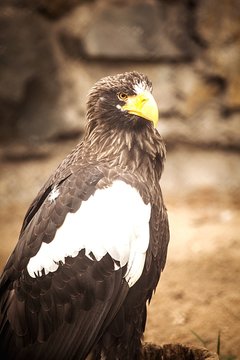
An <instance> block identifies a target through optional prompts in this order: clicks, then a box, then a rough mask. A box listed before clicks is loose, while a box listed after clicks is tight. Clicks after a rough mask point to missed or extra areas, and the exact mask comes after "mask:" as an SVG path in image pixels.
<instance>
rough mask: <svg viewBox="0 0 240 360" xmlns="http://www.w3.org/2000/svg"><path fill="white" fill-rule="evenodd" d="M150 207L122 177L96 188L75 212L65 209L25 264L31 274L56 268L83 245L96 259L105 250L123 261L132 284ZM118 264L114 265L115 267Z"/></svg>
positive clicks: (146, 235) (144, 248)
mask: <svg viewBox="0 0 240 360" xmlns="http://www.w3.org/2000/svg"><path fill="white" fill-rule="evenodd" d="M150 212H151V207H150V204H147V205H146V204H144V202H143V200H142V198H141V196H140V194H139V192H138V191H137V190H136V189H135V188H133V187H132V186H130V185H128V184H126V183H125V182H123V181H120V180H116V181H114V183H113V184H112V186H110V187H108V188H105V189H99V190H97V191H96V192H95V193H94V195H92V196H91V197H90V198H89V199H88V200H87V201H86V202H85V201H84V202H83V203H82V205H81V207H80V209H79V210H78V211H77V212H76V213H68V214H67V216H66V219H65V221H64V223H63V225H62V226H61V227H60V228H59V229H58V230H57V232H56V235H55V238H54V239H53V240H52V242H51V243H49V244H47V243H42V245H41V247H40V249H39V251H38V253H37V254H36V255H35V256H34V257H32V258H31V259H30V260H29V263H28V265H27V270H28V273H29V275H30V276H31V277H35V276H36V275H38V276H41V275H42V270H43V269H44V271H45V274H47V273H49V272H54V271H56V270H57V269H58V262H59V261H62V262H63V263H64V262H65V258H66V257H67V256H71V257H75V256H77V255H78V253H79V251H80V250H82V249H85V254H86V255H87V256H88V257H89V258H90V259H92V258H91V256H90V255H89V254H90V253H93V254H94V256H95V258H96V259H97V260H98V261H99V260H101V259H102V257H103V256H104V255H106V254H107V253H108V254H110V255H111V257H112V258H113V259H114V260H116V261H119V262H120V267H123V266H124V265H126V264H127V272H126V275H125V278H126V280H127V282H128V284H129V286H132V285H134V284H135V282H136V281H137V280H138V279H139V277H140V276H141V274H142V271H143V267H144V263H145V256H146V251H147V248H148V245H149V220H150ZM117 269H118V266H117V265H116V266H115V270H117Z"/></svg>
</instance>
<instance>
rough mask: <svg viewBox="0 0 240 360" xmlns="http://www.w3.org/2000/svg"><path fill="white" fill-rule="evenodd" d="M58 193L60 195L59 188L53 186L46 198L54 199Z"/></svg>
mask: <svg viewBox="0 0 240 360" xmlns="http://www.w3.org/2000/svg"><path fill="white" fill-rule="evenodd" d="M59 195H60V191H59V189H57V188H56V187H54V188H53V189H52V191H51V192H50V194H49V195H48V200H49V201H54V200H55V199H56V198H57V197H58V196H59Z"/></svg>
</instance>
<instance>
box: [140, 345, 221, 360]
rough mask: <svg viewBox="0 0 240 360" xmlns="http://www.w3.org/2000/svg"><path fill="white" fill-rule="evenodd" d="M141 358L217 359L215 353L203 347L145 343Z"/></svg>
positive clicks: (171, 359) (166, 359) (157, 359)
mask: <svg viewBox="0 0 240 360" xmlns="http://www.w3.org/2000/svg"><path fill="white" fill-rule="evenodd" d="M143 359H146V360H161V359H163V360H190V359H191V360H204V359H208V360H219V357H218V355H217V354H216V353H213V352H210V351H208V350H207V349H205V348H200V347H196V346H187V345H182V344H165V345H163V346H159V345H155V344H151V343H145V344H144V345H143Z"/></svg>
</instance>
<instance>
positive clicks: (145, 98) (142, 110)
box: [122, 91, 158, 127]
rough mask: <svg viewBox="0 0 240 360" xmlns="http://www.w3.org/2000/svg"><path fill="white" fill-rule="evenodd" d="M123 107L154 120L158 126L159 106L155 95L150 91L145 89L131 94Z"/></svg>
mask: <svg viewBox="0 0 240 360" xmlns="http://www.w3.org/2000/svg"><path fill="white" fill-rule="evenodd" d="M122 109H123V110H126V111H128V112H129V114H134V115H137V116H140V117H142V118H144V119H146V120H149V121H152V122H153V124H154V126H155V127H156V126H157V123H158V106H157V103H156V101H155V99H154V97H153V96H152V94H151V93H150V92H148V91H143V92H141V93H140V94H137V95H133V96H129V97H128V99H127V101H126V104H125V105H123V106H122Z"/></svg>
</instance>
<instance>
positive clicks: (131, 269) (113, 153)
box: [0, 72, 169, 360]
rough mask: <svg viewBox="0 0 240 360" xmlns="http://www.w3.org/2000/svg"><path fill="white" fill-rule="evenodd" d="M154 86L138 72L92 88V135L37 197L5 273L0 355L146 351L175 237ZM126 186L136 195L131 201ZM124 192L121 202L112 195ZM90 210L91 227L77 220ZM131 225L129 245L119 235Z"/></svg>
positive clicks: (136, 355)
mask: <svg viewBox="0 0 240 360" xmlns="http://www.w3.org/2000/svg"><path fill="white" fill-rule="evenodd" d="M151 91H152V86H151V83H150V82H149V80H148V79H147V77H146V76H144V75H142V74H139V73H137V72H130V73H125V74H120V75H116V76H112V77H107V78H104V79H102V80H100V81H99V82H97V83H96V85H95V86H94V87H93V89H92V90H91V92H90V95H89V100H88V109H87V119H88V124H87V128H86V133H85V137H84V139H83V141H82V142H81V143H80V144H79V145H78V146H77V147H76V148H75V149H74V150H73V151H72V153H71V154H70V155H68V157H67V158H66V159H65V160H64V161H63V162H62V164H60V166H59V167H58V168H57V170H56V171H55V172H54V173H53V175H52V176H51V177H50V178H49V180H48V181H47V183H46V184H45V186H44V187H43V188H42V189H41V190H40V192H39V193H38V195H37V197H36V198H35V200H34V201H33V203H32V205H31V206H30V208H29V210H28V212H27V214H26V216H25V219H24V222H23V226H22V229H21V232H20V236H19V240H18V243H17V245H16V248H15V250H14V252H13V253H12V255H11V256H10V258H9V260H8V262H7V264H6V266H5V269H4V271H3V274H2V277H1V288H0V295H1V300H0V310H1V313H0V350H1V359H3V358H5V359H49V360H50V359H51V360H52V359H58V360H61V359H78V360H80V359H85V358H86V356H87V355H88V354H91V356H92V358H93V359H100V358H101V359H102V358H104V359H108V360H111V359H124V360H127V359H140V358H141V337H142V334H143V332H144V327H145V322H146V302H147V300H150V299H151V296H152V292H153V290H154V289H155V288H156V286H157V283H158V280H159V276H160V273H161V271H162V270H163V268H164V265H165V261H166V254H167V245H168V240H169V230H168V221H167V213H166V209H165V206H164V203H163V199H162V194H161V189H160V185H159V180H160V177H161V173H162V169H163V161H164V159H165V147H164V144H163V141H162V139H161V137H160V135H159V133H158V131H157V130H156V128H155V126H154V121H155V120H156V109H155V105H154V102H153V98H152V96H151V95H150V93H151ZM149 104H150V105H149ZM153 108H154V109H153ZM149 114H150V115H149ZM114 189H123V190H122V191H123V192H122V193H121V194H119V190H118V191H115V190H114ZM125 189H126V193H127V194H128V193H129V196H130V197H126V199H127V200H126V201H125V202H123V204H122V203H121V197H122V198H124V196H126V195H125V193H124V192H125ZM108 194H110V196H108ZM139 194H140V196H139ZM101 196H102V198H101V199H103V200H101V201H102V202H101V201H100V200H98V199H99V198H100V197H101ZM104 196H106V204H111V206H112V208H111V209H109V206H108V205H106V204H104V203H105V200H104V199H105V197H104ZM118 196H120V197H119V204H118V202H117V200H116V201H113V202H111V201H112V200H111V199H118ZM127 196H128V195H127ZM124 199H125V198H124ZM128 199H129V200H128ZM131 199H132V200H131ZM135 200H136V203H138V202H139V204H140V205H139V208H141V209H139V216H143V218H142V220H139V223H138V216H137V215H138V209H137V208H134V207H133V205H134V202H135ZM120 203H121V206H122V207H123V210H124V211H123V212H122V213H121V212H120V210H119V207H120ZM91 204H93V206H92V207H91ZM87 206H89V207H90V210H91V211H90V212H87ZM96 206H100V208H102V209H103V211H100V212H96V210H95V209H96ZM104 206H106V208H104ZM107 206H108V207H107ZM140 210H141V211H142V212H141V213H140ZM125 211H126V213H127V212H128V211H129V214H130V215H129V216H128V217H127V216H126V218H125V217H124V213H125ZM112 213H113V217H111V216H112ZM115 213H116V214H122V215H123V216H119V217H117V216H116V217H117V218H115V216H114V215H115ZM148 213H149V218H148V217H147V216H148V215H147V214H148ZM71 214H72V215H71ZM86 214H88V217H86V216H87V215H86ZM89 214H90V215H89ZM107 214H108V215H107ZM135 214H136V216H135ZM141 214H143V215H141ZM145 214H146V216H145ZM83 216H85V217H84V219H87V224H86V221H85V222H84V221H83V222H82V223H81V221H80V222H79V220H78V221H77V222H76V221H75V220H74V219H80V220H81V219H83ZM131 216H133V219H132V221H131ZM108 217H109V218H111V219H112V220H111V221H110V220H109V223H108ZM129 217H130V222H128V218H129ZM134 221H135V222H136V224H137V225H136V226H135V225H133V223H134ZM113 223H114V225H113ZM142 223H146V224H147V227H145V228H144V229H143V233H142V230H141V231H140V230H139V228H141V226H142V225H141V224H142ZM76 224H77V226H76ZM104 224H109V226H108V225H104ZM67 226H69V227H67ZM111 226H112V227H113V229H112V228H111ZM94 227H96V229H94ZM116 227H117V228H116ZM125 228H126V231H125ZM64 229H68V232H67V231H65V230H64ZM69 229H74V230H73V232H71V231H70V230H69ZM129 229H130V230H129ZM88 230H89V231H88ZM78 231H79V234H78ZM84 231H85V232H84ZM104 231H106V239H105V237H104ZM128 231H129V238H127V242H126V239H125V238H123V239H122V242H121V241H120V240H119V239H118V236H117V235H118V233H121V234H122V233H123V234H128ZM88 232H89V233H90V234H91V236H92V237H91V236H90V235H89V234H88ZM84 234H85V235H86V238H88V236H90V238H89V239H90V240H89V242H87V241H86V242H84V241H85V239H82V237H84V236H83V235H84ZM98 234H99V237H98ZM94 235H95V236H94ZM73 239H75V240H73ZM117 239H118V240H117ZM125 242H126V244H128V246H125V245H123V244H125ZM146 245H147V246H146ZM145 247H146V250H145ZM44 249H47V250H46V253H44ZM43 254H45V255H43Z"/></svg>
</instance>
